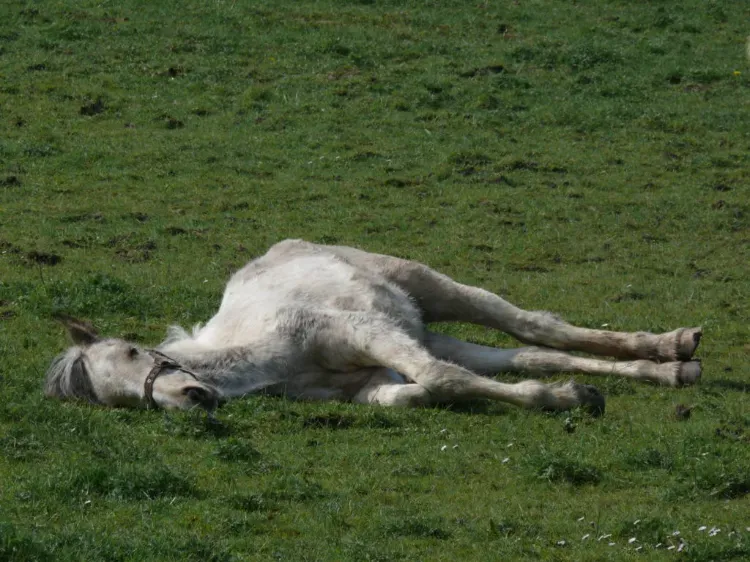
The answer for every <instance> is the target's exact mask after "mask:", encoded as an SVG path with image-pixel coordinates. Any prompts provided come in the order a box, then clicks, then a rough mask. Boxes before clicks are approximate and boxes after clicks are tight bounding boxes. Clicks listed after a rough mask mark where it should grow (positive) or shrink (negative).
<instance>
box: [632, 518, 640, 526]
mask: <svg viewBox="0 0 750 562" xmlns="http://www.w3.org/2000/svg"><path fill="white" fill-rule="evenodd" d="M640 522H641V520H640V519H636V520H635V521H633V525H638V523H640Z"/></svg>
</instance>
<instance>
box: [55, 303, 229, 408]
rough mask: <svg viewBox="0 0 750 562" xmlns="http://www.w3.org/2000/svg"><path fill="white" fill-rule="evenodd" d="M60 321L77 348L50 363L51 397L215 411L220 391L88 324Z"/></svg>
mask: <svg viewBox="0 0 750 562" xmlns="http://www.w3.org/2000/svg"><path fill="white" fill-rule="evenodd" d="M58 319H59V320H60V321H61V322H62V323H63V325H65V327H66V328H67V329H68V333H69V334H70V336H71V338H72V339H73V342H74V343H75V344H76V345H75V346H73V347H71V348H70V349H68V350H67V351H66V352H64V353H62V354H60V355H58V356H57V357H56V358H55V359H54V360H53V361H52V365H51V366H50V368H49V370H48V371H47V377H46V383H45V393H46V394H47V396H51V397H55V398H62V399H66V398H68V399H69V398H73V399H76V398H77V399H83V400H88V401H89V402H94V403H99V404H103V405H105V406H115V407H131V408H147V407H161V408H167V409H174V408H179V409H190V408H194V407H196V406H198V407H201V408H204V409H206V410H208V411H211V410H213V409H214V408H215V407H216V405H217V403H218V398H219V392H218V391H217V390H216V389H215V388H213V387H212V386H211V385H209V384H206V383H205V382H202V381H200V380H199V379H198V378H197V377H196V375H195V374H194V373H192V372H190V371H188V370H186V369H183V368H182V367H181V366H180V365H179V364H177V363H175V362H174V361H171V360H169V358H166V357H165V356H163V355H161V354H159V353H158V352H154V351H152V350H147V349H144V348H143V347H140V346H138V345H135V344H132V343H129V342H127V341H124V340H120V339H110V338H100V337H99V335H98V334H97V333H96V331H95V330H94V329H93V327H92V326H91V325H90V324H88V323H86V322H81V321H79V320H75V319H73V318H70V317H62V316H61V317H58Z"/></svg>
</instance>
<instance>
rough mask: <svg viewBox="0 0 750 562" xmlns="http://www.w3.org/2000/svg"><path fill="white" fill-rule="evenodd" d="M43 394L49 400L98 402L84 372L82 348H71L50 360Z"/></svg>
mask: <svg viewBox="0 0 750 562" xmlns="http://www.w3.org/2000/svg"><path fill="white" fill-rule="evenodd" d="M44 393H45V394H46V395H47V396H48V397H51V398H78V399H81V400H86V401H88V402H93V403H98V402H99V398H98V397H97V395H96V392H94V387H93V385H92V384H91V377H90V376H89V373H88V371H87V370H86V365H85V363H84V359H83V348H81V347H79V346H73V347H71V348H70V349H68V350H67V351H65V352H64V353H61V354H60V355H58V356H57V357H55V358H54V359H53V360H52V364H51V365H50V367H49V369H48V370H47V375H46V377H45V382H44Z"/></svg>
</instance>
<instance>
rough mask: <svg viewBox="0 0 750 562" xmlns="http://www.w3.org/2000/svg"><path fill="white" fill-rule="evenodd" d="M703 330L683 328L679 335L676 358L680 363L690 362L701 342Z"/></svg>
mask: <svg viewBox="0 0 750 562" xmlns="http://www.w3.org/2000/svg"><path fill="white" fill-rule="evenodd" d="M702 335H703V330H702V329H701V328H683V329H682V330H680V331H679V333H678V334H677V338H676V339H677V343H676V345H677V347H676V349H675V356H676V357H677V360H678V361H690V359H691V358H692V357H693V354H694V353H695V350H696V349H698V344H700V342H701V336H702Z"/></svg>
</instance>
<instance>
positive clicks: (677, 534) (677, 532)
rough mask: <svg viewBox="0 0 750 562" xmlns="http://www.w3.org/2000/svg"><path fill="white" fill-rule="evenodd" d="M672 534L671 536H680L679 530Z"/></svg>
mask: <svg viewBox="0 0 750 562" xmlns="http://www.w3.org/2000/svg"><path fill="white" fill-rule="evenodd" d="M672 536H673V537H679V536H680V532H679V531H675V532H674V533H672Z"/></svg>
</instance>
